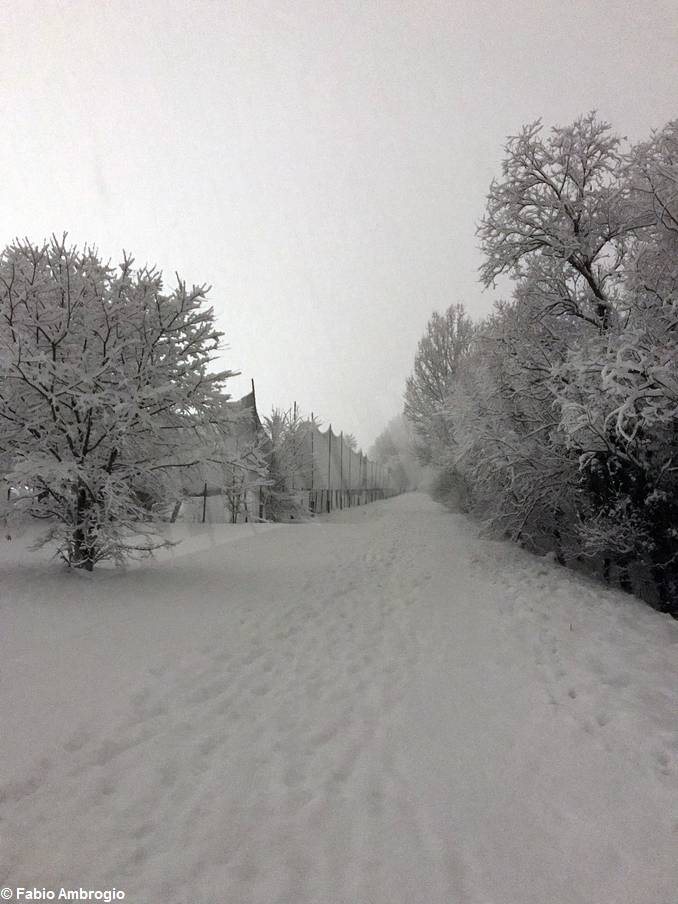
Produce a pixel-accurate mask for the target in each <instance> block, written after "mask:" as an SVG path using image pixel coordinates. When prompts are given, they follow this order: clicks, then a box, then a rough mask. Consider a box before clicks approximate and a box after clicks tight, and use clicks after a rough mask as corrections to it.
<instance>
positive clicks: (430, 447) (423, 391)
mask: <svg viewBox="0 0 678 904" xmlns="http://www.w3.org/2000/svg"><path fill="white" fill-rule="evenodd" d="M472 338H473V323H472V322H471V320H470V319H469V318H468V317H467V315H466V312H465V311H464V307H463V305H460V304H456V305H451V306H450V307H449V308H448V309H447V311H446V312H445V313H444V314H439V313H438V312H434V313H433V315H432V317H431V319H430V320H429V322H428V324H427V326H426V332H425V334H424V335H423V336H422V338H421V339H420V340H419V344H418V346H417V353H416V355H415V358H414V372H413V374H412V376H411V377H409V378H408V380H407V385H406V388H405V408H404V412H405V416H406V417H407V419H408V420H409V421H410V423H411V424H412V426H413V428H414V431H415V434H416V438H417V439H416V449H417V454H418V456H419V458H420V460H421V462H422V464H430V463H431V462H432V461H433V460H435V457H436V454H437V453H438V452H439V451H441V450H444V448H445V447H446V445H447V443H448V442H449V437H448V435H447V428H446V424H445V420H444V418H443V415H442V409H443V406H444V404H445V400H446V398H447V395H448V393H449V391H450V387H451V385H452V380H453V379H454V376H455V374H456V372H457V367H458V365H459V362H460V360H461V358H462V356H463V355H464V353H465V352H466V351H467V349H468V348H469V345H470V343H471V340H472Z"/></svg>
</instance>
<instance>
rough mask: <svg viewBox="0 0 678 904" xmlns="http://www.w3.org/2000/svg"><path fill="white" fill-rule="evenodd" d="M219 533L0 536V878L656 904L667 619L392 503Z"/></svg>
mask: <svg viewBox="0 0 678 904" xmlns="http://www.w3.org/2000/svg"><path fill="white" fill-rule="evenodd" d="M229 530H230V531H231V533H230V534H229ZM233 536H234V534H233V529H232V528H230V529H229V528H228V527H222V528H218V529H217V528H215V529H212V530H208V529H206V530H205V532H204V535H202V539H201V538H200V537H198V539H197V541H196V540H195V538H194V542H193V545H192V547H190V546H189V547H184V551H183V553H182V554H179V553H177V554H174V555H172V556H166V557H165V558H164V559H161V560H159V561H157V562H154V563H152V564H150V565H149V564H144V565H141V566H139V567H136V568H133V569H130V570H129V571H128V572H127V573H119V572H113V571H110V572H105V571H104V572H101V573H99V574H98V575H97V574H95V575H93V576H90V575H81V574H68V573H64V572H61V571H60V569H59V567H58V566H56V565H54V564H53V563H52V564H51V565H50V564H47V563H41V562H39V561H35V558H34V557H33V558H27V557H26V556H25V555H24V553H23V552H22V548H21V546H20V544H18V543H14V544H12V546H13V548H12V549H8V544H5V545H4V547H3V557H4V558H3V563H2V569H3V582H2V586H1V587H0V617H1V626H2V640H1V644H0V653H1V655H2V660H1V683H0V694H1V697H0V704H1V707H2V759H1V760H0V781H1V785H0V818H1V819H2V823H1V829H0V831H1V838H0V884H2V885H5V886H10V887H13V886H17V885H21V886H38V887H41V888H42V887H43V886H45V887H48V888H49V887H51V888H59V887H60V886H65V887H77V886H83V887H89V888H107V887H111V886H115V887H117V888H119V889H124V890H125V891H126V893H127V896H126V900H127V901H129V902H132V904H146V902H150V904H179V902H186V904H188V902H195V904H212V902H214V904H217V902H219V904H221V902H225V904H231V902H232V904H260V902H261V904H283V902H284V904H307V902H308V904H339V902H342V904H349V902H350V904H457V902H459V904H465V902H469V904H490V902H492V904H545V902H549V904H560V902H562V904H580V902H581V904H584V902H585V904H603V902H604V904H645V902H656V904H673V901H674V900H675V893H676V889H677V888H678V733H677V732H676V729H677V728H678V725H677V722H678V719H677V711H678V706H677V704H678V694H677V683H678V662H677V660H678V655H677V654H678V623H675V622H673V621H671V620H670V619H669V618H667V617H664V616H661V615H658V614H657V613H654V612H652V611H651V610H649V609H647V608H646V607H645V606H643V605H642V604H640V603H637V602H635V601H633V600H631V599H629V598H627V597H624V596H622V595H620V594H617V593H615V592H610V591H606V590H604V589H601V588H598V587H595V586H594V585H593V584H591V583H589V582H587V581H585V580H581V579H579V578H577V577H574V576H573V575H571V574H568V573H566V572H565V571H564V570H563V569H560V568H558V566H556V565H552V564H551V563H548V562H544V561H542V560H538V559H534V558H532V557H530V556H528V555H526V554H524V553H522V552H521V551H519V550H517V549H515V548H512V547H509V546H507V545H505V544H498V543H493V542H490V541H482V540H478V539H477V538H476V532H475V528H474V527H473V526H472V525H470V524H469V523H468V522H466V521H465V519H463V518H462V517H461V516H455V515H452V514H450V513H448V512H446V511H444V510H443V509H442V508H441V507H440V506H437V505H435V504H434V503H432V502H431V501H430V500H429V499H428V498H427V497H425V496H423V495H420V494H408V495H405V496H402V497H398V498H396V499H392V500H389V501H388V502H384V503H377V504H374V505H372V506H369V507H365V508H359V509H352V510H350V511H345V512H343V513H339V514H336V515H333V516H331V517H330V518H328V519H326V520H324V521H323V522H322V523H311V524H306V525H297V526H285V527H277V528H275V529H273V530H268V531H263V532H262V531H258V532H250V531H249V530H246V531H241V532H240V533H239V534H238V536H239V539H238V540H237V542H227V541H229V540H230V539H231V538H232V537H233ZM201 542H202V547H203V548H202V549H201V548H200V545H201ZM12 556H14V559H12Z"/></svg>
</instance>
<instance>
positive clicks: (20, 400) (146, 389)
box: [0, 238, 232, 570]
mask: <svg viewBox="0 0 678 904" xmlns="http://www.w3.org/2000/svg"><path fill="white" fill-rule="evenodd" d="M133 263H134V262H133V259H132V258H131V257H129V256H127V255H125V256H124V257H123V260H122V263H121V264H120V265H119V266H118V267H111V266H109V265H108V264H105V263H103V262H102V261H101V259H100V258H99V257H98V255H97V253H96V252H95V251H94V250H92V249H89V248H85V250H83V251H79V250H77V249H76V248H71V247H68V246H67V245H66V242H65V238H64V239H63V240H57V239H56V238H54V239H52V241H51V242H49V243H46V244H44V245H41V246H37V245H33V244H31V243H30V242H29V241H17V242H15V243H14V244H12V245H10V246H9V247H7V248H6V249H5V250H4V251H3V252H2V255H1V256H0V420H1V421H2V431H0V455H1V456H2V459H3V461H4V462H5V465H6V468H7V472H6V474H5V480H6V481H7V483H8V484H9V486H10V487H11V488H12V490H11V493H10V503H11V508H12V509H13V510H14V511H15V512H17V511H19V512H24V513H28V514H29V515H32V516H34V517H36V518H41V519H45V521H46V522H47V524H48V525H49V527H48V531H47V534H46V536H45V541H50V540H52V541H56V544H57V548H58V551H59V553H60V555H61V556H62V557H63V558H64V559H65V560H66V561H67V562H68V563H69V564H71V565H73V566H75V567H82V568H85V569H87V570H91V569H92V568H93V566H94V565H95V563H96V562H98V561H100V560H102V559H113V560H115V561H117V562H119V561H121V560H123V559H124V558H126V557H127V556H129V555H135V554H144V553H148V552H150V551H151V550H152V549H153V548H155V547H157V546H159V545H164V541H163V540H162V539H161V538H160V537H158V536H157V535H156V534H155V530H154V527H153V524H152V522H151V517H152V516H157V515H158V514H161V513H162V512H163V511H165V510H166V509H167V508H169V507H171V506H172V504H173V503H174V502H175V500H177V499H178V498H180V496H181V491H182V473H183V472H184V471H185V469H186V468H190V467H192V466H195V465H196V464H197V463H199V462H200V461H202V460H203V459H204V458H205V457H210V456H212V457H215V456H216V457H218V456H219V454H220V448H221V445H220V441H221V439H222V438H223V437H224V436H225V435H226V434H227V433H228V429H229V417H230V416H229V414H228V411H227V407H226V399H227V396H226V395H225V394H224V391H223V390H224V386H225V383H226V380H227V379H228V377H230V376H232V372H230V371H223V372H221V373H212V372H210V371H209V369H208V368H209V364H210V362H211V361H212V360H213V358H214V356H215V355H216V353H217V351H218V349H219V342H220V337H221V334H220V333H219V332H218V331H217V330H216V328H215V325H214V317H213V312H212V309H211V308H208V307H206V306H205V298H206V292H207V289H206V287H205V286H194V287H193V288H191V289H188V288H187V286H186V285H185V283H183V282H182V281H181V280H179V279H178V281H177V285H176V287H175V288H174V289H173V290H172V291H171V292H169V293H168V292H165V291H164V290H163V284H162V279H161V274H160V273H159V272H157V271H156V270H154V269H149V268H148V267H143V268H140V269H136V270H135V269H134V268H133Z"/></svg>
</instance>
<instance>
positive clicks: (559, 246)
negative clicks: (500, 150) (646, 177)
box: [478, 113, 644, 330]
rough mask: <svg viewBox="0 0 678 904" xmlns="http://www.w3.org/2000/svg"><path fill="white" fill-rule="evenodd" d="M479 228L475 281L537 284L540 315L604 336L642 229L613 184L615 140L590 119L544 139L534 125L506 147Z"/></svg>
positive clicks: (617, 168)
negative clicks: (577, 322) (578, 322)
mask: <svg viewBox="0 0 678 904" xmlns="http://www.w3.org/2000/svg"><path fill="white" fill-rule="evenodd" d="M505 150H506V156H505V158H504V162H503V167H502V170H503V172H502V179H501V180H500V181H497V180H495V181H493V182H492V184H491V186H490V191H489V194H488V199H487V209H486V213H485V217H484V218H483V220H482V221H481V224H480V226H479V228H478V234H479V236H480V240H481V248H482V251H483V254H484V256H485V261H484V263H483V265H482V267H481V268H480V274H481V279H482V281H483V283H484V284H485V285H486V286H489V285H492V284H493V283H494V280H495V279H496V278H497V277H498V276H499V275H500V274H502V273H507V274H509V275H511V276H513V277H514V278H520V277H523V276H525V275H526V271H527V269H528V268H530V270H531V273H530V278H531V281H532V282H533V283H534V282H536V281H538V280H541V282H542V285H543V292H544V307H545V308H547V307H548V308H549V309H550V310H552V311H554V312H556V313H559V312H564V313H568V314H570V315H573V316H576V317H579V318H581V319H583V320H587V321H589V322H590V323H592V324H593V325H595V326H596V327H597V328H598V329H601V330H605V329H607V328H608V327H609V326H610V323H611V320H612V319H613V317H614V308H615V299H616V284H617V282H618V280H619V276H620V272H619V271H620V267H621V263H622V261H623V258H624V255H625V253H626V250H627V246H628V243H629V241H630V240H631V238H632V236H633V235H634V233H635V232H636V231H637V230H638V229H639V228H641V227H642V225H643V222H644V221H643V219H642V218H641V219H640V220H637V219H636V218H635V217H634V216H633V215H632V213H633V208H632V207H631V205H630V203H629V197H628V192H627V190H626V185H625V182H624V181H623V180H622V179H621V178H620V176H621V169H622V164H623V162H624V158H623V153H622V145H621V139H620V138H618V137H617V136H616V135H614V134H613V133H612V131H611V128H610V126H609V125H608V124H607V123H605V122H602V121H600V120H599V119H598V118H597V117H596V115H595V113H589V114H588V115H587V116H582V117H580V118H579V119H577V120H576V121H575V122H574V123H573V124H572V125H569V126H565V127H556V128H553V129H551V131H550V133H549V134H548V135H546V136H545V135H544V134H543V126H542V124H541V121H540V120H537V121H536V122H534V123H531V124H530V125H527V126H524V127H523V129H522V130H521V132H520V133H519V134H518V135H516V136H513V137H511V138H509V140H508V143H507V145H506V149H505Z"/></svg>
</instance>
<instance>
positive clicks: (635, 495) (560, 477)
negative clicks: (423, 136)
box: [405, 114, 678, 615]
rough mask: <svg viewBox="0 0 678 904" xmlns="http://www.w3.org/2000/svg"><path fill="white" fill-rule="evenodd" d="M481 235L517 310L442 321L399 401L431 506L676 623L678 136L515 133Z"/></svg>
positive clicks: (592, 127) (583, 121)
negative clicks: (630, 594)
mask: <svg viewBox="0 0 678 904" xmlns="http://www.w3.org/2000/svg"><path fill="white" fill-rule="evenodd" d="M478 234H479V238H480V242H481V248H482V252H483V257H484V261H483V264H482V267H481V280H482V283H483V284H484V285H485V286H486V287H489V286H493V285H494V281H495V280H496V279H497V278H498V277H500V276H502V275H504V274H505V275H507V276H508V277H510V279H511V280H512V284H513V291H512V296H511V297H510V299H508V300H505V301H501V302H499V303H498V304H497V305H496V306H495V310H494V312H493V313H492V314H491V315H490V316H489V317H487V318H486V319H485V320H483V321H482V322H480V323H477V324H474V323H472V322H471V321H470V320H469V318H468V317H467V315H466V314H465V313H464V310H463V308H461V307H459V306H456V307H453V308H450V310H449V311H448V312H447V313H446V314H445V315H437V314H435V315H434V316H433V318H432V319H431V321H430V322H429V324H428V328H427V331H426V334H425V336H424V337H423V338H422V340H421V341H420V343H419V347H418V351H417V355H416V358H415V365H414V372H413V375H412V377H411V378H410V380H409V381H408V384H407V388H406V404H405V413H406V415H407V417H408V419H409V420H410V422H411V424H412V425H413V428H414V430H415V433H416V437H417V440H416V442H417V449H418V454H419V457H420V460H421V461H422V462H425V463H430V464H431V465H432V466H433V467H434V469H435V472H436V479H435V484H436V491H437V493H438V494H439V495H440V496H441V497H443V498H445V499H446V500H447V501H449V502H452V501H454V502H455V503H456V504H457V505H460V506H462V507H463V508H464V509H466V510H467V511H469V512H471V513H473V514H475V515H477V516H479V517H481V518H483V519H484V521H485V522H486V524H487V525H489V526H490V527H491V528H492V529H493V530H494V531H495V532H497V533H499V534H501V535H504V536H508V537H510V538H512V539H513V540H516V541H518V542H520V543H521V544H523V545H524V546H526V547H527V548H529V549H531V550H534V551H538V552H547V551H551V552H553V554H554V555H555V557H556V558H557V560H558V561H559V562H561V563H563V564H564V563H575V562H576V563H577V564H578V566H579V567H585V568H588V569H589V570H591V571H597V572H598V573H599V574H600V575H601V576H602V577H604V579H605V580H607V581H616V582H618V583H619V584H621V586H622V587H624V588H625V589H627V590H634V591H635V592H638V593H640V594H643V595H645V596H646V598H649V599H650V601H651V602H653V604H654V605H656V606H657V607H658V608H659V609H661V610H663V611H666V612H671V613H673V614H674V615H676V614H678V120H676V121H673V122H670V123H669V124H667V125H666V126H665V127H664V128H663V129H661V130H659V131H657V132H654V133H653V134H652V135H651V137H650V138H649V139H648V140H647V141H643V142H641V143H639V144H636V145H635V146H628V145H627V144H626V143H625V142H624V141H623V140H622V139H620V138H619V137H618V136H616V135H615V134H614V133H613V131H612V130H611V128H610V126H609V125H608V124H607V123H605V122H602V121H601V120H600V119H598V117H597V116H596V115H595V114H589V115H587V116H583V117H581V118H579V119H578V120H577V121H576V122H574V123H572V124H571V125H569V126H566V127H558V128H553V129H551V130H550V131H546V130H545V129H544V127H543V126H542V124H541V122H539V121H538V122H535V123H532V124H531V125H528V126H525V127H524V128H523V129H522V130H521V131H520V133H519V134H518V135H516V136H514V137H511V138H509V140H508V143H507V145H506V148H505V157H504V161H503V167H502V175H501V178H499V179H497V180H495V181H493V182H492V184H491V186H490V190H489V194H488V199H487V208H486V212H485V215H484V218H483V219H482V221H481V223H480V226H479V229H478Z"/></svg>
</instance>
